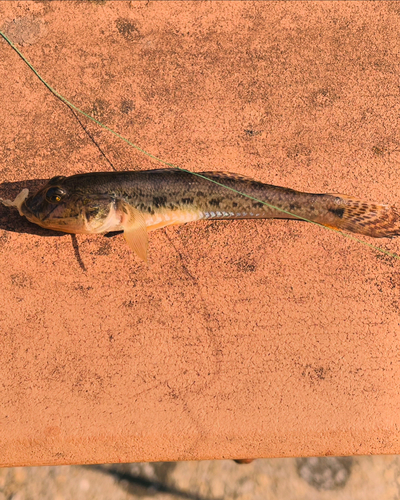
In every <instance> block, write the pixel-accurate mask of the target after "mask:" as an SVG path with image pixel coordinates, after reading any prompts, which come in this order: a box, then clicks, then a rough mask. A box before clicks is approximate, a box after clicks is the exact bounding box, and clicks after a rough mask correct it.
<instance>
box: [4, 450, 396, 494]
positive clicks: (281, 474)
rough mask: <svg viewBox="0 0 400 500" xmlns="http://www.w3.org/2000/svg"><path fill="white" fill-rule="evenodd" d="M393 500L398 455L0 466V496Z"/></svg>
mask: <svg viewBox="0 0 400 500" xmlns="http://www.w3.org/2000/svg"><path fill="white" fill-rule="evenodd" d="M31 498H40V499H41V500H92V499H93V500H109V499H110V498H112V499H113V500H129V499H132V500H136V499H147V500H179V499H186V500H265V499H268V500H281V499H282V498H285V499H287V500H321V499H322V500H377V499H379V500H398V499H399V498H400V459H399V457H396V456H374V457H355V458H352V457H348V458H335V457H322V458H308V459H291V458H278V459H261V460H256V461H254V462H253V463H252V464H250V465H237V464H235V463H234V462H233V461H228V460H218V461H216V460H214V461H204V462H179V463H173V462H170V463H165V462H164V463H163V462H161V463H146V464H141V463H135V464H124V465H116V464H114V465H101V466H92V465H89V466H64V467H63V466H59V467H26V468H24V467H17V468H14V469H13V468H11V469H3V470H0V499H1V500H5V499H7V500H8V499H11V500H29V499H31Z"/></svg>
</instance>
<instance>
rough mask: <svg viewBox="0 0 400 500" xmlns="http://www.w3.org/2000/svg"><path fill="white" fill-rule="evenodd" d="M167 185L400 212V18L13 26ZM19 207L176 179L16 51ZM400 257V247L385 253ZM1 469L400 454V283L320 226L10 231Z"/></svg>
mask: <svg viewBox="0 0 400 500" xmlns="http://www.w3.org/2000/svg"><path fill="white" fill-rule="evenodd" d="M0 29H1V30H3V31H4V32H5V33H6V34H8V36H9V37H10V39H11V40H13V42H14V43H15V44H16V45H17V46H18V47H19V48H20V49H21V50H22V52H23V53H24V54H25V56H26V57H27V58H28V59H29V61H30V62H31V63H32V64H33V65H34V66H35V68H36V69H37V70H38V71H39V73H40V74H41V75H42V76H43V77H44V78H45V79H46V80H47V81H48V83H49V84H50V85H52V86H53V87H54V88H55V89H56V90H57V91H58V92H60V93H61V94H62V95H63V96H65V97H66V98H68V99H70V100H71V102H73V103H74V104H75V105H76V106H78V107H80V108H82V109H83V110H84V111H86V112H87V113H90V114H92V115H93V116H94V117H96V118H97V119H99V120H100V121H101V122H103V123H105V124H106V125H108V126H109V127H111V128H113V129H114V130H116V131H118V132H119V133H120V134H121V135H123V136H124V137H127V138H129V139H130V140H132V141H133V142H135V143H136V144H138V145H140V146H141V147H142V148H144V149H146V150H147V151H149V152H151V153H152V154H154V155H156V156H159V157H161V158H163V159H164V160H166V161H169V162H172V163H173V164H176V165H179V166H181V167H184V168H187V169H191V170H193V171H202V170H215V171H218V170H227V171H231V172H236V173H239V174H243V175H248V176H251V177H254V178H256V179H257V180H260V181H263V182H267V183H271V184H276V185H281V186H286V187H291V188H294V189H299V190H304V191H310V192H333V193H347V194H351V195H354V196H358V197H360V198H365V199H367V200H371V201H376V202H387V203H392V204H397V205H400V199H399V193H400V177H399V175H398V162H399V159H400V132H399V117H400V86H399V81H400V80H399V72H400V65H399V63H400V61H399V54H400V48H399V39H400V5H399V3H398V2H379V3H378V2H293V3H291V2H271V3H270V2H229V1H225V2H210V1H205V2H152V1H150V2H128V1H126V2H118V1H100V0H97V1H87V2H57V1H52V2H50V1H39V0H38V1H34V2H33V1H32V2H12V1H9V2H1V3H0ZM0 75H1V78H0V123H1V136H0V172H1V186H0V197H2V198H10V197H14V196H15V195H16V194H17V193H18V192H19V191H21V189H22V188H24V187H28V188H29V189H31V190H34V189H35V186H36V187H37V186H38V185H40V184H41V183H42V182H43V181H44V180H46V179H48V178H50V177H52V176H55V175H71V174H75V173H81V172H93V171H105V170H112V169H113V168H115V169H116V170H137V169H149V168H157V167H158V164H155V163H154V162H153V161H151V160H149V159H148V158H146V157H145V156H143V155H142V154H140V153H138V152H137V151H135V150H134V149H133V148H131V147H129V146H128V145H127V144H125V143H123V142H122V141H120V140H118V139H117V138H115V137H114V136H112V135H111V134H109V133H108V132H106V131H105V130H102V129H100V128H99V127H97V126H96V125H95V124H93V123H91V122H89V121H88V120H87V119H85V118H84V117H80V116H79V118H77V116H74V113H72V112H71V110H70V109H68V108H67V107H66V106H65V105H64V104H63V103H62V102H60V101H59V100H58V99H56V98H55V97H54V96H53V95H52V94H51V93H50V92H49V91H48V90H47V89H46V88H45V87H44V85H43V84H42V83H41V82H40V81H39V80H38V79H37V77H36V76H35V75H34V74H33V73H32V71H31V70H30V69H29V68H28V67H27V66H26V65H25V63H24V62H23V61H22V60H21V59H20V58H19V57H18V55H17V54H16V53H15V52H14V51H13V50H12V48H11V47H10V46H9V45H7V44H6V43H5V42H4V41H1V42H0ZM365 241H368V243H374V244H379V245H381V246H382V247H383V248H385V249H387V250H390V251H392V252H400V239H397V240H396V239H394V240H388V239H383V240H372V239H368V238H365ZM0 248H1V263H2V270H1V274H0V289H1V294H0V329H1V336H0V352H1V363H0V462H1V465H15V464H20V465H21V464H22V465H28V464H30V465H35V464H67V463H90V462H118V461H121V462H125V461H158V460H181V459H206V458H250V457H274V456H281V457H283V456H302V455H332V454H333V455H349V454H369V453H378V454H379V453H400V434H399V432H398V431H399V427H400V388H399V379H400V356H399V349H398V346H399V340H400V326H399V323H400V320H399V286H400V281H399V266H400V262H399V261H398V260H396V259H394V258H392V257H388V256H385V255H383V254H379V253H376V252H375V251H373V250H371V249H369V248H367V247H365V246H363V245H361V244H359V243H357V242H355V241H352V240H349V239H346V238H344V237H342V236H340V235H339V234H336V233H334V232H333V231H329V230H326V229H323V228H320V227H317V226H314V225H310V224H307V223H304V222H300V221H236V222H197V223H193V224H190V225H187V226H181V227H177V228H168V229H163V230H160V231H157V232H155V233H152V234H151V235H150V248H149V264H148V265H147V266H146V265H145V264H143V263H142V262H140V261H139V260H138V259H137V258H136V257H135V256H134V255H133V254H132V252H131V251H130V250H129V248H128V247H127V245H126V244H125V242H124V241H123V238H122V236H120V235H119V236H116V237H114V238H106V237H104V236H101V235H98V236H80V235H78V236H77V237H71V236H70V235H63V236H60V235H59V234H57V233H51V232H50V233H47V232H46V231H45V230H42V229H40V228H39V227H36V226H33V225H31V224H29V223H28V222H27V221H26V220H25V219H23V218H22V217H20V216H19V215H18V213H17V212H16V211H14V210H11V209H8V208H6V207H1V208H0Z"/></svg>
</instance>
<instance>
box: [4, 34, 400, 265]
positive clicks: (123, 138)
mask: <svg viewBox="0 0 400 500" xmlns="http://www.w3.org/2000/svg"><path fill="white" fill-rule="evenodd" d="M0 35H1V36H2V37H3V38H4V40H5V41H6V42H7V43H8V44H9V45H10V47H11V48H12V49H14V51H15V52H16V53H17V54H18V55H19V57H20V58H21V59H22V60H23V61H24V62H25V64H26V65H27V66H28V67H29V68H30V69H31V70H32V71H33V73H34V74H35V75H36V76H37V78H38V79H39V80H40V81H41V82H42V83H43V85H45V87H46V88H47V89H48V90H50V92H51V93H52V94H53V95H54V96H55V97H57V98H58V99H60V100H61V101H62V102H63V103H64V104H66V105H67V106H68V107H69V108H71V109H73V110H74V111H76V112H78V113H80V114H81V115H83V116H85V117H86V118H88V119H89V120H91V121H92V122H94V123H96V124H97V125H99V127H101V128H103V129H105V130H107V131H108V132H111V133H112V134H114V135H115V136H116V137H118V138H119V139H121V140H122V141H124V142H126V143H127V144H129V146H131V147H133V148H135V149H136V150H137V151H139V152H140V153H142V154H144V155H146V156H148V157H149V158H151V159H152V160H155V161H157V162H159V163H162V164H163V165H166V166H167V167H171V168H176V169H178V170H180V171H181V172H186V173H188V174H192V175H195V176H197V177H201V178H202V179H205V180H207V181H209V182H212V183H214V184H217V185H218V186H221V187H223V188H225V189H228V190H230V191H233V192H234V193H236V194H240V195H241V196H244V197H246V198H249V199H251V200H253V201H256V202H258V203H262V204H263V205H266V206H267V207H269V208H272V209H274V210H278V211H279V212H282V213H284V214H286V215H290V216H291V217H295V218H296V219H299V220H303V221H305V222H309V223H310V224H315V225H316V226H319V227H323V228H324V229H328V230H330V231H334V232H335V233H339V234H341V235H342V236H344V237H345V238H348V239H350V240H352V241H355V242H357V243H360V244H361V245H364V246H366V247H369V248H371V249H372V250H375V251H376V252H380V253H383V254H385V255H387V256H388V257H393V258H395V259H398V260H400V256H399V255H398V254H396V253H394V252H389V251H388V250H385V249H384V248H381V247H378V246H375V245H372V244H371V243H367V242H366V241H363V240H360V239H359V238H357V237H355V236H352V235H350V234H347V233H343V232H342V231H339V230H338V229H334V228H332V227H328V226H324V225H323V224H319V223H318V222H315V221H312V220H309V219H306V218H304V217H300V216H299V215H296V214H294V213H292V212H288V211H287V210H283V209H282V208H279V207H276V206H274V205H271V204H270V203H267V202H266V201H263V200H259V199H258V198H254V197H253V196H251V195H248V194H246V193H242V192H241V191H238V190H237V189H235V188H231V187H229V186H225V185H224V184H222V183H221V182H218V181H215V180H214V179H209V178H208V177H206V176H205V175H202V174H199V173H197V172H192V171H191V170H186V169H185V168H181V167H178V166H176V165H174V164H173V163H170V162H167V161H165V160H163V159H161V158H158V157H157V156H155V155H153V154H151V153H149V152H148V151H145V150H144V149H142V148H141V147H139V146H137V145H136V144H134V143H133V142H131V141H129V140H128V139H126V138H125V137H123V136H122V135H120V134H118V132H115V131H114V130H112V129H111V128H110V127H107V125H104V124H103V123H101V122H99V120H96V118H94V117H93V116H90V115H88V114H87V113H85V112H84V111H82V110H81V109H79V108H78V107H77V106H75V105H74V104H72V103H71V102H69V101H68V100H67V99H66V98H65V97H64V96H62V95H61V94H59V93H58V92H57V91H56V90H55V89H53V87H51V86H50V85H49V84H48V83H47V82H46V80H44V78H42V77H41V76H40V74H39V73H38V72H37V71H36V69H35V68H34V67H33V66H32V64H31V63H30V62H29V61H28V60H27V59H26V57H25V56H24V55H23V54H22V52H20V51H19V49H18V48H17V47H16V46H15V45H14V44H13V43H12V42H11V40H9V39H8V38H7V37H6V35H5V34H4V33H3V32H2V31H0Z"/></svg>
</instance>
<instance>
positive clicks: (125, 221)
mask: <svg viewBox="0 0 400 500" xmlns="http://www.w3.org/2000/svg"><path fill="white" fill-rule="evenodd" d="M121 211H122V214H123V215H122V227H123V229H124V238H125V241H126V242H127V243H128V246H129V247H130V248H131V249H132V250H133V251H134V252H135V254H136V255H137V256H138V257H139V258H140V259H142V260H144V261H145V262H147V249H148V246H149V238H148V235H147V227H146V222H145V220H144V217H143V215H142V213H141V212H139V210H137V209H136V208H134V207H131V206H130V205H129V204H128V203H125V202H121Z"/></svg>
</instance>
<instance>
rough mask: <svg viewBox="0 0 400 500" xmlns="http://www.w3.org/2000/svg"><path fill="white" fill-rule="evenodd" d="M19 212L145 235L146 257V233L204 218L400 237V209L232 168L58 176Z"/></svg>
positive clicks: (44, 222) (67, 228) (71, 228)
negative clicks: (301, 223)
mask: <svg viewBox="0 0 400 500" xmlns="http://www.w3.org/2000/svg"><path fill="white" fill-rule="evenodd" d="M210 181H211V182H210ZM227 188H228V189H227ZM238 192H241V193H244V194H246V195H247V196H244V195H243V194H240V193H238ZM19 210H20V213H22V214H23V215H25V216H26V217H27V218H28V219H29V220H30V221H32V222H34V223H36V224H39V225H41V226H43V227H47V228H50V229H56V230H59V231H64V232H71V233H106V232H109V231H117V230H123V231H124V232H125V236H126V239H127V241H128V243H129V245H130V246H131V247H132V246H133V245H136V243H135V242H136V241H138V239H141V240H142V243H143V245H142V247H141V250H140V249H139V250H138V249H137V248H135V251H136V253H138V252H139V253H140V252H141V253H142V258H144V257H143V255H145V254H146V248H147V247H146V245H147V243H145V240H146V241H147V232H149V231H152V230H155V229H158V228H161V227H165V226H168V225H174V224H184V223H187V222H191V221H195V220H200V219H305V220H308V221H312V222H316V223H319V224H322V225H325V226H328V227H331V228H334V229H337V230H346V231H352V232H355V233H360V234H364V235H367V236H373V237H385V236H389V237H390V236H396V235H399V234H400V216H399V213H398V211H397V210H396V209H395V208H393V207H389V206H387V205H379V204H374V203H368V202H365V201H362V200H359V199H357V198H354V197H351V196H347V195H340V194H311V193H303V192H300V191H295V190H293V189H289V188H284V187H278V186H273V185H270V184H264V183H262V182H258V181H256V180H253V179H250V178H247V177H243V176H239V175H236V174H231V173H225V172H201V173H199V174H198V175H193V173H190V172H187V171H182V170H179V169H157V170H145V171H134V172H94V173H87V174H78V175H73V176H71V177H54V178H53V179H51V180H50V181H49V182H48V183H47V184H46V185H45V186H44V187H43V188H41V189H40V190H39V191H38V192H37V193H36V194H34V195H33V196H29V197H28V198H26V199H25V201H23V203H22V204H20V207H19ZM145 247H146V248H145Z"/></svg>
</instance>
